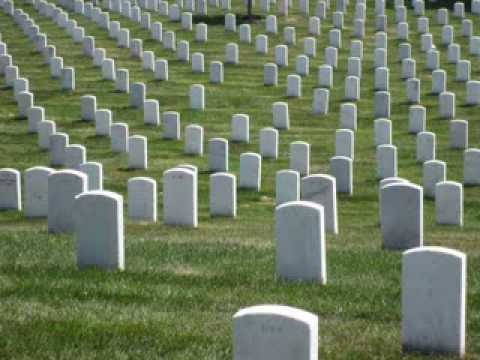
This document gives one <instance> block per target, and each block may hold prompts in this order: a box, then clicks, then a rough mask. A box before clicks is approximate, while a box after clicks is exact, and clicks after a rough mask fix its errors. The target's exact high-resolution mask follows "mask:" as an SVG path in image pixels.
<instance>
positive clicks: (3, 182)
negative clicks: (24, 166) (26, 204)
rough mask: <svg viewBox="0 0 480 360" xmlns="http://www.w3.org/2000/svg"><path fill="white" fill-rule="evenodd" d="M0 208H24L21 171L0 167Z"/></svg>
mask: <svg viewBox="0 0 480 360" xmlns="http://www.w3.org/2000/svg"><path fill="white" fill-rule="evenodd" d="M0 210H18V211H20V210H22V192H21V181H20V172H19V171H18V170H15V169H0Z"/></svg>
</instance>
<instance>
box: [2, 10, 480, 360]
mask: <svg viewBox="0 0 480 360" xmlns="http://www.w3.org/2000/svg"><path fill="white" fill-rule="evenodd" d="M15 3H16V6H17V7H21V8H23V9H24V11H25V12H27V13H28V14H29V15H30V16H32V17H33V19H35V21H36V22H37V24H38V25H39V26H40V27H41V30H42V31H43V32H45V33H47V34H48V39H49V42H50V43H51V44H54V45H55V46H56V47H57V54H58V55H59V56H63V58H64V64H65V65H66V66H74V67H75V69H76V72H77V78H76V83H77V91H76V92H75V93H73V94H67V93H63V92H62V91H60V84H59V82H58V81H57V80H53V79H50V77H49V70H48V67H47V65H44V64H43V59H42V58H41V57H40V56H39V55H38V54H37V53H35V52H34V50H33V49H34V48H33V45H32V43H31V42H30V41H29V40H28V39H27V38H26V37H25V36H24V35H23V34H22V32H21V31H20V30H19V28H18V27H17V26H16V25H15V24H14V22H13V21H12V19H11V18H9V17H7V16H6V15H5V14H3V12H2V13H1V14H0V32H1V33H2V37H3V40H4V41H5V42H7V43H8V49H9V51H10V53H11V54H12V55H13V58H14V63H15V64H17V65H19V67H20V72H21V75H23V76H25V77H28V78H29V80H30V86H31V88H32V89H33V91H34V93H35V102H36V103H37V104H38V105H40V106H44V107H45V108H46V114H47V118H48V119H51V120H55V121H56V123H57V129H58V130H59V131H66V132H68V133H69V134H70V139H71V140H70V142H71V143H80V144H83V145H85V146H86V147H87V156H88V159H89V160H90V161H100V162H102V163H103V165H104V170H105V187H106V189H109V190H113V191H117V192H120V193H122V194H123V195H126V182H127V180H128V178H130V177H133V176H143V175H145V176H150V177H153V178H155V179H156V180H157V181H158V182H159V188H158V191H159V219H160V221H159V222H158V223H157V224H155V225H151V224H149V225H144V224H133V223H131V222H129V221H127V223H126V270H125V271H124V272H123V273H104V272H99V271H94V270H89V271H78V270H77V269H76V265H75V242H74V239H73V237H71V236H54V235H49V234H47V227H46V221H44V220H36V221H32V220H26V219H25V218H24V217H23V216H22V215H21V214H18V213H1V214H0V228H1V236H0V248H1V251H0V285H1V287H0V303H1V306H0V358H5V359H7V358H15V359H22V358H35V359H40V358H69V359H73V358H75V359H81V358H99V359H101V358H107V357H108V358H115V359H126V358H164V359H228V358H231V357H232V355H231V351H232V331H231V330H232V315H233V314H234V313H235V312H236V311H237V310H238V309H240V308H242V307H245V306H250V305H255V304H261V303H278V304H286V305H290V306H295V307H299V308H302V309H305V310H308V311H311V312H313V313H316V314H318V316H319V318H320V350H319V351H320V355H321V357H322V358H332V359H333V358H350V359H370V358H398V357H400V356H401V352H400V350H401V349H400V317H401V315H400V271H401V253H400V252H390V251H384V250H382V246H381V244H382V240H381V236H380V232H379V226H378V201H377V192H378V188H377V180H376V179H375V171H376V162H375V147H374V145H373V144H374V142H373V120H374V118H373V94H374V91H373V69H372V67H373V50H374V41H373V40H374V38H373V36H374V31H375V29H374V14H373V2H372V1H368V5H369V9H368V17H367V35H366V38H365V39H364V54H365V55H364V61H363V73H364V78H363V80H362V89H361V91H362V99H361V101H359V102H358V107H359V129H358V130H357V132H356V135H355V137H356V138H355V141H356V145H355V146H356V148H355V163H354V174H355V179H354V186H355V188H354V196H353V197H351V198H348V197H346V196H339V203H338V208H339V224H340V234H339V235H338V236H331V235H328V237H327V249H328V250H327V257H328V261H327V266H328V285H327V286H318V285H315V284H294V283H284V282H281V281H278V280H277V279H275V241H274V221H273V220H274V218H273V210H274V199H275V194H274V186H275V172H276V171H277V170H280V169H284V168H287V167H288V145H289V143H290V142H292V141H295V140H303V141H307V142H309V143H310V144H311V145H312V154H311V156H312V157H311V159H312V164H311V172H312V173H318V172H328V167H329V166H328V163H329V158H330V157H331V156H333V155H334V133H335V130H336V128H337V127H338V126H339V107H340V104H341V101H342V97H343V95H344V78H345V74H346V65H347V57H348V54H349V50H348V49H349V45H350V44H349V43H350V39H351V35H352V30H353V28H352V24H353V20H352V19H353V5H350V8H349V12H348V15H347V16H346V19H345V25H346V28H345V30H344V33H343V42H344V47H343V48H342V49H341V50H340V53H339V54H340V58H339V70H338V71H336V72H335V75H334V82H335V87H334V89H332V92H331V102H330V109H331V111H330V113H329V115H328V116H327V117H324V118H321V117H315V116H313V115H312V114H311V104H312V94H313V89H314V88H315V86H316V84H317V70H316V69H317V66H319V65H321V64H322V63H323V58H324V56H323V49H324V47H325V46H327V43H328V31H329V29H330V28H331V27H332V23H331V16H330V15H329V16H328V20H326V21H324V23H323V24H322V35H321V36H319V37H318V38H317V40H318V44H317V48H318V55H317V57H316V58H315V59H313V60H312V61H311V64H310V65H311V74H310V76H309V77H307V78H304V79H303V92H304V94H303V97H302V98H300V99H288V103H289V107H290V116H291V125H292V128H291V130H290V131H288V132H281V135H280V158H279V159H278V160H277V161H272V160H264V161H263V167H262V191H261V193H254V192H248V191H239V195H238V206H239V208H238V218H237V219H235V220H230V219H223V220H222V219H210V217H209V213H208V174H207V173H206V169H207V156H204V157H202V158H198V157H197V158H194V157H187V156H185V155H184V154H183V152H182V151H183V141H179V142H173V141H165V140H162V139H161V128H153V127H147V126H145V125H144V124H143V112H142V111H140V110H133V109H131V108H129V107H128V96H127V95H125V94H120V93H117V92H115V91H114V86H113V84H112V83H110V82H106V81H102V80H101V73H100V71H99V69H97V68H95V67H93V64H92V62H91V60H90V59H87V58H86V57H84V56H83V55H82V53H81V46H80V45H76V44H74V43H73V42H72V40H71V39H70V38H69V37H68V35H67V34H66V33H64V32H63V31H61V30H60V29H59V28H58V27H56V25H55V24H54V23H53V22H51V21H50V20H49V19H47V18H42V17H40V16H39V15H38V13H36V12H35V11H34V9H33V8H32V7H31V6H30V5H26V4H25V3H24V2H22V1H15ZM235 4H240V1H235ZM352 4H353V1H352ZM234 9H235V10H236V11H237V12H241V11H242V12H243V11H244V8H243V6H240V5H235V6H234ZM311 9H312V13H313V9H314V4H313V1H312V5H311ZM258 11H259V10H258V9H257V12H258ZM209 12H210V14H211V15H215V14H216V15H219V14H221V12H220V10H217V11H213V10H212V9H211V8H209ZM388 15H389V36H390V41H389V58H388V61H389V67H390V71H391V74H390V79H391V94H392V102H393V104H392V117H391V119H392V121H393V128H394V133H393V139H394V140H393V141H394V144H395V145H397V147H398V150H399V175H400V176H402V177H405V178H408V179H409V180H411V181H413V182H417V183H421V178H422V167H421V165H420V164H418V163H416V161H415V137H414V136H412V135H409V134H408V133H407V126H408V107H409V105H408V104H407V103H406V91H405V84H404V82H403V81H401V80H400V64H399V63H398V62H397V55H398V50H397V49H398V43H399V42H398V41H397V40H395V25H394V13H393V9H391V8H389V9H388ZM427 15H428V16H429V17H430V18H431V32H432V33H433V34H434V37H435V42H436V43H437V44H440V39H441V38H440V36H441V27H440V26H438V25H436V24H435V21H434V13H433V12H431V11H428V13H427ZM469 16H470V14H469ZM70 17H71V18H74V19H76V20H77V21H78V24H79V25H81V26H84V27H85V29H86V32H87V33H88V34H89V35H94V36H95V38H96V45H97V47H103V48H105V49H107V54H108V56H109V57H113V58H115V61H116V64H117V67H126V68H128V69H129V70H130V78H131V82H133V81H144V82H146V84H147V93H148V95H147V97H148V98H155V99H158V100H159V101H160V106H161V111H167V110H176V111H180V112H181V116H182V132H183V128H184V126H186V125H188V124H189V123H199V124H201V125H203V126H204V129H205V136H206V140H207V139H208V138H211V137H227V138H228V137H229V135H230V119H231V115H232V114H234V113H248V114H249V115H250V117H251V138H252V141H251V143H250V144H248V145H245V144H231V152H230V166H231V171H233V172H234V173H236V174H237V175H238V171H239V155H240V154H241V153H242V152H245V151H258V140H259V136H258V135H259V130H260V129H261V128H263V127H266V126H271V123H272V116H271V104H272V103H273V102H274V101H279V100H283V101H287V98H286V97H285V94H286V77H287V75H288V74H290V73H293V72H294V71H295V70H294V69H295V57H296V55H298V54H301V53H302V51H303V41H302V39H303V37H305V36H307V27H306V26H307V21H306V20H305V19H304V18H303V17H302V16H300V15H299V14H298V12H297V11H293V13H292V14H291V16H290V17H289V19H288V21H287V22H286V21H285V19H284V18H279V29H280V30H281V29H282V27H283V26H285V25H286V24H289V25H294V26H295V27H296V28H297V46H295V47H292V48H291V49H290V65H289V67H288V68H284V69H281V70H280V74H279V81H280V84H279V86H278V87H277V88H266V87H264V86H263V64H264V63H265V62H267V61H273V59H274V51H273V46H274V45H276V44H279V43H281V42H282V35H281V31H280V34H279V35H278V36H271V35H270V36H269V42H270V44H269V46H270V52H269V54H268V55H267V56H260V55H255V49H254V45H253V44H252V45H246V44H241V45H240V62H241V64H240V66H229V65H227V66H226V68H225V83H224V84H223V85H221V86H219V85H211V84H209V83H208V73H205V74H192V73H191V71H190V69H191V68H190V65H189V64H183V63H180V62H178V61H177V60H175V55H174V54H173V53H171V52H168V51H166V50H164V49H163V48H162V45H161V44H157V43H155V42H153V41H152V40H150V39H149V33H148V32H147V31H145V30H142V29H141V28H140V26H139V25H137V24H134V23H133V22H131V21H127V20H126V19H125V18H119V16H118V15H114V14H113V13H112V14H111V19H112V20H120V21H121V23H122V26H127V27H129V28H130V31H131V37H132V38H134V37H138V38H143V39H144V50H153V51H154V52H155V54H156V56H157V57H164V58H167V59H168V60H169V70H170V79H171V80H170V81H169V82H158V81H155V80H153V74H152V73H146V72H144V71H142V69H141V62H140V61H137V60H134V59H132V58H131V57H130V55H129V51H128V50H125V49H118V48H117V47H116V42H115V41H113V40H111V39H109V38H108V34H107V33H106V31H104V30H102V29H100V28H98V27H97V26H96V25H95V24H93V23H92V22H88V21H86V19H85V18H83V17H81V16H79V15H75V14H70ZM152 20H155V21H162V22H163V24H164V27H167V28H168V29H172V30H175V31H177V40H181V39H186V40H190V53H191V54H192V53H193V52H195V51H202V52H203V53H204V54H205V64H206V68H207V69H208V66H209V63H210V61H213V60H223V58H224V48H225V45H226V44H227V43H228V42H231V41H238V34H232V33H225V32H224V30H223V26H222V25H217V26H213V25H209V29H208V36H209V41H208V43H207V44H204V45H202V44H198V43H195V42H194V41H193V36H194V34H193V33H189V32H186V31H183V30H181V29H180V25H179V24H173V23H171V22H169V21H168V20H167V19H166V18H164V17H160V16H159V15H154V16H153V17H152ZM408 20H409V23H410V31H411V42H412V46H413V56H414V57H415V58H416V60H417V74H418V77H419V78H420V79H421V81H422V104H423V105H425V106H426V107H427V117H428V120H427V128H428V129H429V130H430V131H433V132H435V133H436V135H437V142H438V144H437V157H438V158H439V159H441V160H444V161H447V163H448V178H449V179H450V180H455V181H461V180H462V171H463V153H462V151H452V150H450V149H448V122H446V121H443V120H440V119H439V117H438V101H437V97H436V96H433V95H430V94H429V93H430V89H431V76H430V72H429V71H428V70H426V69H425V56H424V54H423V53H421V52H420V44H419V38H420V37H419V35H418V33H417V32H416V18H415V17H414V16H413V12H412V11H411V10H410V11H409V18H408ZM451 23H452V24H453V25H454V27H455V32H456V42H458V43H460V44H461V46H462V53H463V57H464V58H469V59H470V60H471V61H472V77H473V78H477V79H479V78H480V76H479V75H480V69H479V67H478V65H479V64H480V60H479V59H478V58H477V59H475V58H471V57H470V56H469V55H468V43H467V41H466V39H465V38H463V37H461V23H460V21H459V20H458V19H455V18H453V17H451ZM474 27H475V32H477V33H478V32H479V31H480V29H478V26H477V24H476V23H475V21H474ZM264 29H265V28H264V21H261V22H259V23H257V24H255V25H254V27H253V35H257V34H260V33H264V31H265V30H264ZM439 48H440V50H441V67H442V68H444V69H446V70H447V71H448V89H449V90H450V91H455V92H456V94H457V105H458V108H457V113H458V115H457V117H458V118H460V119H468V120H469V126H470V144H471V146H472V147H476V146H478V143H479V139H480V123H479V121H478V108H472V107H465V106H464V105H463V104H464V103H465V98H466V94H465V85H464V84H462V83H456V82H455V81H454V78H455V67H454V66H452V65H450V64H447V63H446V48H444V47H441V46H440V47H439ZM192 83H201V84H205V85H206V88H207V91H206V96H207V97H206V99H207V100H206V101H207V109H206V111H205V112H203V113H199V112H192V111H190V110H189V109H188V89H189V86H190V85H191V84H192ZM4 85H5V83H4V80H3V79H1V80H0V134H1V141H0V167H14V168H18V169H19V170H25V169H26V168H28V167H31V166H36V165H48V154H47V153H45V152H39V151H38V148H37V145H36V141H37V138H36V136H34V135H29V134H27V125H26V122H25V121H20V120H18V118H17V115H16V114H17V109H16V105H15V103H14V99H13V96H12V91H11V90H7V89H5V86H4ZM83 94H95V95H96V96H97V101H98V107H99V108H109V109H112V110H113V112H114V121H120V120H121V121H124V122H127V123H128V124H129V126H130V133H131V134H141V135H146V136H148V141H149V144H148V145H149V149H148V151H149V169H148V170H147V171H128V170H126V167H127V162H126V158H125V157H124V156H119V155H114V154H112V153H111V151H110V143H109V141H108V139H105V138H99V137H96V136H95V130H94V126H93V124H91V123H84V122H80V121H79V119H80V107H79V105H80V96H81V95H83ZM180 163H192V164H195V165H197V166H198V167H199V169H200V172H201V174H200V177H199V215H200V216H199V223H200V226H199V228H198V229H195V230H186V229H178V228H173V227H167V226H164V225H163V224H162V221H161V219H162V194H161V192H162V186H161V178H162V173H163V171H164V170H166V169H168V168H170V167H172V166H175V165H177V164H180ZM479 206H480V188H466V189H465V226H464V228H463V229H458V228H453V227H445V226H436V225H435V224H434V203H433V202H432V201H431V200H425V219H424V221H425V243H426V244H427V245H442V246H447V247H451V248H455V249H458V250H461V251H464V252H466V253H467V254H468V308H467V319H468V323H467V327H468V330H467V351H468V354H469V355H468V357H469V358H478V357H480V294H479V292H480V278H479V276H478V271H479V269H480V258H479V256H480V250H479V244H480V210H479V209H480V207H479ZM412 357H413V356H412Z"/></svg>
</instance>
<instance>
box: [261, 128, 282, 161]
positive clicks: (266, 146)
mask: <svg viewBox="0 0 480 360" xmlns="http://www.w3.org/2000/svg"><path fill="white" fill-rule="evenodd" d="M260 155H261V156H262V157H263V158H271V159H276V158H277V157H278V130H277V129H273V128H264V129H262V130H260Z"/></svg>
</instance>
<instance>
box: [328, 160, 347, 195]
mask: <svg viewBox="0 0 480 360" xmlns="http://www.w3.org/2000/svg"><path fill="white" fill-rule="evenodd" d="M330 174H331V175H332V176H333V177H334V178H335V180H336V185H337V192H339V193H344V194H348V195H352V194H353V160H352V159H351V158H349V157H346V156H334V157H332V158H331V159H330Z"/></svg>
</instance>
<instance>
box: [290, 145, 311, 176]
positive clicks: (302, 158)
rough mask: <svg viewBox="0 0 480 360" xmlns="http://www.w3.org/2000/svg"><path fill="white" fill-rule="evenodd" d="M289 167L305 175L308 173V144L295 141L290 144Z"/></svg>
mask: <svg viewBox="0 0 480 360" xmlns="http://www.w3.org/2000/svg"><path fill="white" fill-rule="evenodd" d="M290 169H292V170H295V171H298V172H299V173H300V175H302V176H306V175H308V174H309V173H310V144H308V143H306V142H303V141H295V142H292V143H291V144H290Z"/></svg>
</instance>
